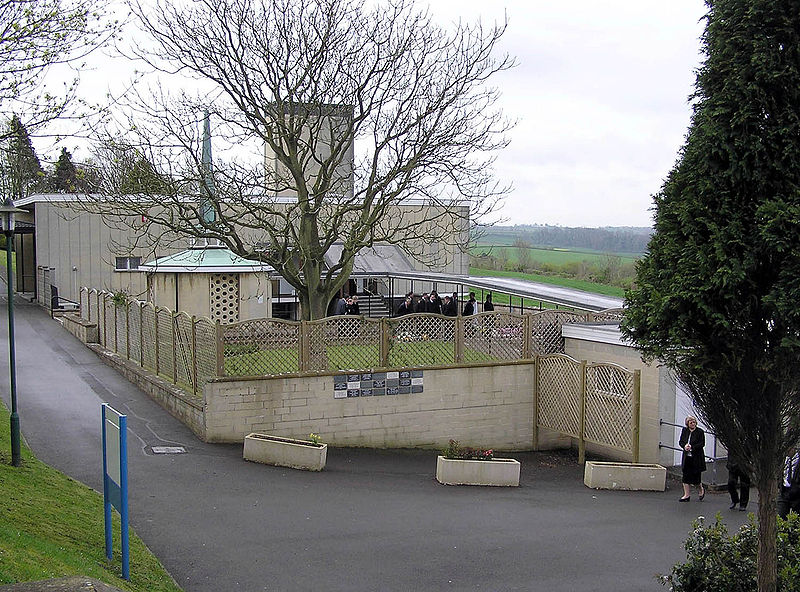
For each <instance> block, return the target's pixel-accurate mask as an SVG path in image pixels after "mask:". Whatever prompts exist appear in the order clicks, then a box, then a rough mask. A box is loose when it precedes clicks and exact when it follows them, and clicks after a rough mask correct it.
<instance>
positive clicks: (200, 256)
mask: <svg viewBox="0 0 800 592" xmlns="http://www.w3.org/2000/svg"><path fill="white" fill-rule="evenodd" d="M139 269H140V270H141V271H147V272H153V273H242V272H259V271H260V272H266V273H269V272H273V271H275V270H274V269H273V268H272V267H271V266H269V265H267V264H266V263H260V262H258V261H250V260H249V259H243V258H241V257H239V256H238V255H236V254H234V253H233V252H231V250H230V249H226V248H224V247H213V246H206V247H202V248H194V249H187V250H185V251H181V252H180V253H175V254H174V255H167V256H166V257H159V258H158V259H156V260H155V261H150V262H148V263H142V264H141V265H139Z"/></svg>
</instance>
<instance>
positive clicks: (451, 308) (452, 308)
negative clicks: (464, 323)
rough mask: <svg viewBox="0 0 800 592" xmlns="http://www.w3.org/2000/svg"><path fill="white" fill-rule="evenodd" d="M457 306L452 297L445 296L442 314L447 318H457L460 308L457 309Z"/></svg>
mask: <svg viewBox="0 0 800 592" xmlns="http://www.w3.org/2000/svg"><path fill="white" fill-rule="evenodd" d="M456 306H457V305H456V303H455V302H453V299H452V298H451V297H450V296H445V297H444V302H443V303H442V314H443V315H444V316H446V317H457V316H458V308H456Z"/></svg>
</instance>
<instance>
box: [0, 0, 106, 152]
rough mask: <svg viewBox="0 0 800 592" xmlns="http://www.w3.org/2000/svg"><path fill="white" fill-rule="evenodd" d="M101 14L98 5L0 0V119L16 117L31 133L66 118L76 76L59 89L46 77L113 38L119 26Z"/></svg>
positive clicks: (72, 0)
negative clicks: (55, 69)
mask: <svg viewBox="0 0 800 592" xmlns="http://www.w3.org/2000/svg"><path fill="white" fill-rule="evenodd" d="M104 8H105V2H103V1H102V0H101V1H97V0H0V118H2V119H3V120H11V118H12V116H13V114H15V113H16V114H17V115H18V116H19V118H20V120H21V122H22V124H23V125H24V126H25V127H26V128H27V129H28V130H33V129H35V128H37V127H38V126H41V125H43V124H45V123H47V122H49V121H52V120H53V119H55V118H57V117H61V116H63V115H64V114H65V113H66V112H67V109H68V107H69V105H70V103H71V102H72V101H73V99H75V98H76V89H77V84H78V76H77V70H75V71H74V76H73V77H72V78H71V79H70V80H68V81H67V82H66V83H65V84H64V85H63V86H61V85H60V84H53V83H52V82H51V83H50V84H49V85H48V81H47V75H48V73H50V71H51V69H52V68H53V67H55V66H58V65H65V64H74V63H76V62H78V61H80V60H81V59H83V58H84V57H86V56H87V55H88V54H89V53H91V52H92V51H94V50H95V49H97V48H98V47H100V46H101V45H102V44H103V43H105V42H106V41H107V40H108V39H109V38H110V37H112V36H113V35H114V34H115V33H116V31H117V30H118V29H119V23H117V22H116V21H109V20H106V19H105V15H104ZM59 82H61V78H59ZM2 133H5V130H4V131H3V132H2ZM0 139H5V136H0Z"/></svg>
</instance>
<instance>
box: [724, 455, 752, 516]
mask: <svg viewBox="0 0 800 592" xmlns="http://www.w3.org/2000/svg"><path fill="white" fill-rule="evenodd" d="M727 464H728V493H729V494H730V496H731V507H730V509H731V510H733V509H734V508H736V506H739V511H741V512H744V511H745V510H747V502H749V501H750V476H749V475H748V474H747V471H746V470H745V468H744V465H743V464H742V462H741V461H740V460H739V459H738V458H736V457H735V456H733V455H730V454H729V455H728V463H727Z"/></svg>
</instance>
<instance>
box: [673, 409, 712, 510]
mask: <svg viewBox="0 0 800 592" xmlns="http://www.w3.org/2000/svg"><path fill="white" fill-rule="evenodd" d="M678 444H680V447H681V449H682V450H683V460H682V462H681V469H683V479H682V481H683V497H682V498H680V499H679V500H678V501H679V502H688V501H689V497H690V494H691V489H690V487H691V486H692V485H696V486H698V487H699V488H700V496H699V499H700V501H703V498H704V497H705V496H706V491H705V489H703V481H702V473H703V471H705V470H706V454H705V450H703V448H704V447H705V445H706V435H705V432H703V430H701V429H700V428H698V427H697V418H696V417H693V416H691V415H690V416H689V417H687V418H686V427H685V428H683V429H682V430H681V437H680V439H679V440H678Z"/></svg>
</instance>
